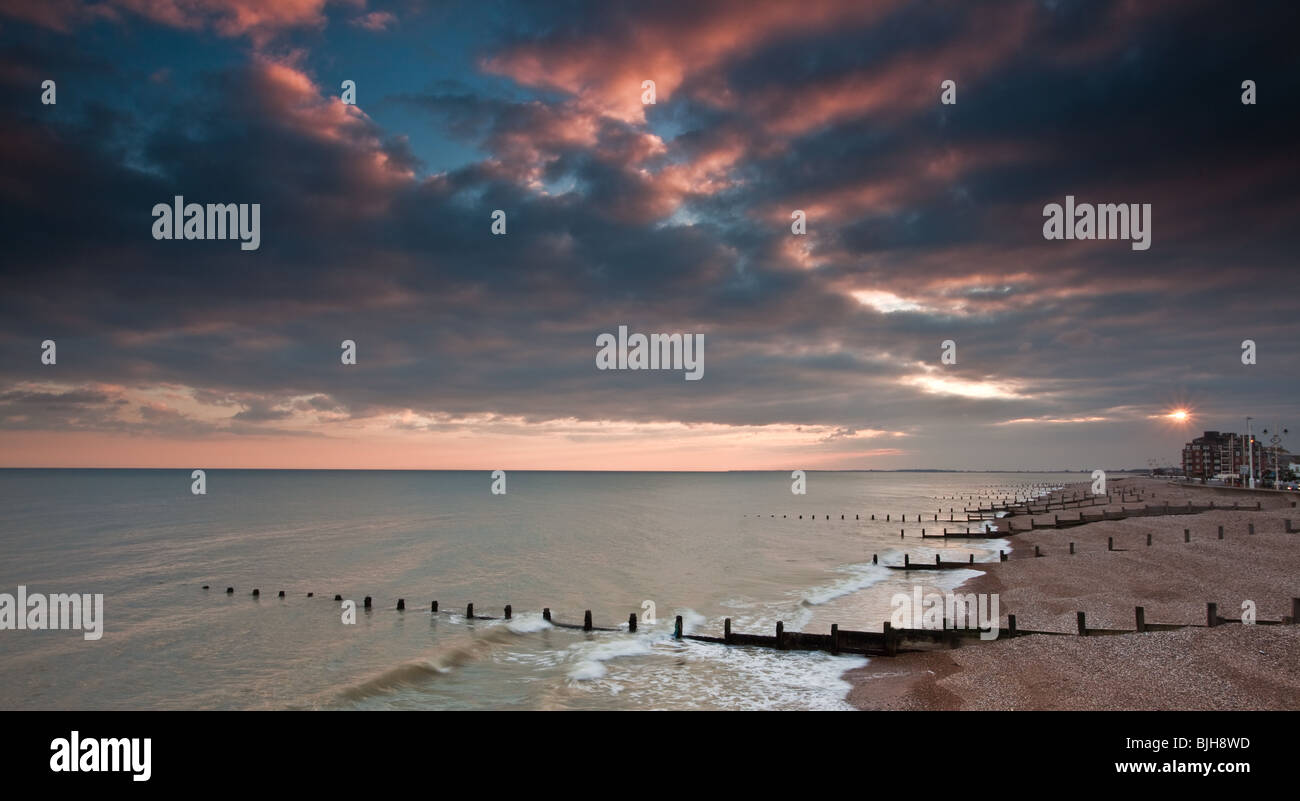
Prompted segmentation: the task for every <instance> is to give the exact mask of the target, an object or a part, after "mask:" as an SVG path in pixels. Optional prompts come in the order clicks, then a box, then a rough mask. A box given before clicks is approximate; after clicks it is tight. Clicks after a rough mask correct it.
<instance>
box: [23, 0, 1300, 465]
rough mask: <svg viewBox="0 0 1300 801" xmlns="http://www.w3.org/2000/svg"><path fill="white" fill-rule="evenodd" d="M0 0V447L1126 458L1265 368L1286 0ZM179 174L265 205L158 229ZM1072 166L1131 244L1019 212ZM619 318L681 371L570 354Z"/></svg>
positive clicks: (1250, 408)
mask: <svg viewBox="0 0 1300 801" xmlns="http://www.w3.org/2000/svg"><path fill="white" fill-rule="evenodd" d="M0 15H3V17H4V22H3V27H2V28H0V104H3V109H4V112H5V113H4V114H3V115H2V116H0V147H3V149H4V151H5V153H6V155H7V158H6V164H5V167H4V169H3V171H0V234H2V235H3V237H4V240H5V242H6V258H5V262H4V266H3V267H2V268H0V279H2V280H3V282H4V287H5V291H4V292H3V293H0V429H3V435H2V436H0V442H3V445H0V464H14V465H22V464H92V463H93V464H113V463H121V464H132V465H161V464H177V465H187V466H188V465H194V464H200V463H201V464H208V465H212V466H220V465H229V464H240V463H245V464H249V465H255V466H256V465H264V466H318V465H319V466H340V467H342V466H363V467H384V466H393V467H471V468H479V467H511V466H516V467H537V468H545V467H557V468H559V467H565V468H591V467H611V468H614V467H645V468H656V469H673V468H691V469H695V468H728V467H739V468H745V467H764V468H768V467H781V468H791V467H805V468H814V467H828V468H839V467H907V466H920V467H970V468H974V467H984V466H988V467H1007V468H1010V467H1072V468H1085V467H1087V468H1090V467H1095V466H1106V467H1119V466H1134V465H1142V464H1145V463H1146V462H1147V460H1148V459H1150V458H1154V457H1157V456H1160V457H1162V458H1168V459H1173V458H1175V457H1176V454H1177V450H1178V447H1179V446H1180V444H1181V442H1182V440H1183V439H1184V438H1188V437H1190V435H1191V434H1192V433H1194V431H1193V429H1194V428H1200V427H1204V428H1219V429H1224V430H1232V429H1233V428H1234V427H1239V426H1240V423H1239V422H1237V421H1238V420H1240V418H1242V417H1244V416H1245V415H1247V414H1251V415H1253V416H1255V417H1258V418H1264V419H1273V418H1275V417H1276V418H1279V419H1282V422H1285V418H1286V417H1287V415H1289V414H1290V412H1291V411H1293V410H1294V408H1295V403H1294V400H1295V398H1296V397H1297V390H1300V381H1297V379H1296V376H1297V374H1298V371H1297V367H1300V352H1298V351H1300V349H1298V348H1297V344H1298V343H1297V336H1296V335H1297V333H1298V332H1300V304H1298V303H1297V301H1296V295H1295V293H1294V291H1292V289H1291V282H1292V280H1293V276H1294V266H1293V265H1294V256H1293V254H1294V252H1295V250H1296V247H1297V245H1298V244H1300V242H1298V241H1297V240H1300V233H1297V229H1296V226H1295V225H1294V220H1295V219H1296V218H1297V212H1300V203H1298V202H1297V201H1298V199H1300V195H1298V194H1297V192H1296V191H1295V189H1294V187H1295V186H1296V185H1297V180H1300V160H1297V158H1296V157H1295V155H1294V130H1295V123H1296V112H1295V109H1296V108H1297V105H1296V100H1297V99H1298V98H1300V78H1297V76H1296V73H1295V70H1294V69H1293V66H1292V64H1291V61H1292V59H1291V56H1290V49H1291V46H1290V44H1289V43H1288V42H1287V36H1288V35H1289V32H1288V28H1287V27H1286V26H1284V25H1280V24H1277V21H1272V22H1267V21H1264V20H1260V19H1254V18H1252V17H1250V16H1249V15H1241V14H1233V13H1231V11H1229V10H1225V9H1222V8H1219V7H1216V6H1214V5H1210V4H1202V3H1130V2H1109V3H1086V4H1085V3H1071V2H1066V0H1060V1H1059V2H1050V3H1047V2H1042V3H1040V2H1019V1H1008V2H1001V3H994V4H970V3H956V2H954V3H938V4H934V3H924V4H910V3H901V2H900V3H862V2H829V0H828V1H826V2H820V1H818V0H813V1H812V2H804V3H798V4H793V5H791V4H753V3H741V2H736V3H730V2H727V3H694V2H681V3H677V2H670V3H665V4H656V5H655V6H654V7H653V8H647V7H644V6H641V5H629V4H621V3H590V4H588V3H578V4H572V5H565V6H563V7H562V10H559V11H557V10H556V9H554V8H549V9H544V8H542V7H541V5H540V4H527V3H524V4H518V5H514V4H507V7H505V8H503V9H501V10H499V11H496V12H493V13H491V14H489V13H487V12H484V11H483V10H482V9H479V8H477V7H475V6H474V5H472V4H464V5H456V6H453V7H449V8H446V9H438V10H431V9H427V8H423V7H422V6H421V5H420V4H406V5H389V4H382V3H370V4H368V5H367V4H364V3H361V2H338V3H327V2H323V1H317V2H307V1H303V2H288V3H277V4H259V3H244V2H235V1H232V2H215V0H211V1H208V0H195V1H194V2H181V1H180V0H177V1H176V2H161V3H155V2H148V3H145V2H135V1H134V0H116V1H115V2H108V3H85V4H83V3H71V2H52V3H48V4H16V3H0ZM504 20H508V22H504ZM377 34H382V35H377ZM1206 36H1213V41H1214V43H1215V46H1214V47H1207V46H1205V41H1206V40H1205V38H1204V37H1206ZM175 53H183V54H191V59H189V60H187V59H186V58H184V57H180V58H177V57H173V56H170V55H166V54H175ZM159 54H162V55H159ZM47 78H49V79H55V80H57V83H58V103H57V105H43V104H42V103H41V102H40V97H41V91H42V90H41V82H42V81H43V80H46V79H47ZM344 78H349V79H354V80H356V82H357V85H358V87H360V89H359V92H358V102H357V104H356V105H350V104H347V103H344V102H343V101H342V99H341V98H340V82H341V80H343V79H344ZM948 79H951V80H954V81H955V82H956V84H957V103H956V104H955V105H944V104H942V103H940V91H941V90H940V83H941V82H942V81H944V80H948ZM1246 79H1251V80H1255V81H1256V82H1257V83H1258V86H1259V102H1258V103H1257V104H1256V105H1243V104H1242V103H1241V101H1240V95H1241V91H1242V90H1241V82H1242V81H1243V80H1246ZM643 80H654V81H655V83H656V89H657V100H656V103H655V104H654V105H643V104H642V81H643ZM177 195H182V196H184V198H185V201H186V202H187V203H188V202H194V203H200V204H205V203H257V204H259V208H260V221H261V232H260V237H261V238H260V247H259V248H258V249H257V250H255V251H241V250H240V248H239V246H238V244H237V243H235V242H232V241H174V240H173V241H166V240H163V241H157V240H154V239H153V238H152V236H151V225H152V219H151V215H150V212H151V209H152V208H153V207H154V205H155V204H158V203H171V202H172V200H173V198H174V197H175V196H177ZM1067 195H1073V196H1075V197H1077V198H1078V199H1079V202H1081V203H1082V202H1089V203H1150V204H1151V206H1152V210H1153V211H1152V229H1151V237H1152V247H1151V248H1150V249H1149V250H1146V251H1134V250H1132V249H1131V248H1130V247H1129V243H1128V242H1125V241H1089V240H1073V241H1048V240H1045V239H1044V238H1043V235H1042V226H1043V216H1042V210H1043V207H1044V205H1045V204H1048V203H1063V202H1064V199H1065V197H1066V196H1067ZM498 210H500V211H503V212H504V213H505V215H506V221H507V233H506V234H505V235H504V236H497V235H494V234H493V233H492V228H491V226H492V222H493V216H494V213H495V212H497V211H498ZM796 210H799V211H802V212H803V213H804V216H805V220H806V234H803V235H796V234H794V233H792V230H791V224H792V221H793V220H792V213H793V212H795V211H796ZM620 325H626V326H628V327H629V329H630V330H632V331H640V332H646V333H651V332H664V333H672V332H682V333H686V332H690V333H700V334H703V335H704V338H705V343H706V345H705V353H704V378H703V380H700V381H685V380H683V376H682V373H681V372H680V371H678V372H674V371H617V370H614V371H602V370H597V369H596V366H595V354H596V337H597V336H598V335H600V334H602V333H607V332H615V331H617V329H618V327H619V326H620ZM1244 339H1253V340H1254V341H1255V342H1256V343H1257V344H1258V351H1259V359H1258V363H1257V364H1255V365H1251V366H1246V365H1243V364H1242V362H1241V359H1240V354H1241V343H1242V341H1243V340H1244ZM45 340H54V341H55V342H56V343H57V363H56V364H53V365H50V364H44V363H42V360H41V356H42V344H41V343H42V342H44V341H45ZM344 340H351V341H353V342H355V343H356V351H357V362H356V364H355V365H345V364H343V363H342V362H341V360H340V353H341V352H342V350H341V345H342V342H343V341H344ZM947 340H952V341H953V342H954V343H955V346H956V350H955V355H956V361H955V363H951V364H948V363H944V362H942V361H941V360H940V356H941V345H942V343H944V342H945V341H947ZM1174 407H1190V408H1191V409H1192V410H1193V415H1192V417H1191V419H1190V420H1189V421H1187V425H1186V426H1184V427H1181V428H1179V427H1175V426H1173V425H1172V424H1171V422H1170V420H1169V418H1168V417H1167V412H1168V410H1169V409H1170V408H1174Z"/></svg>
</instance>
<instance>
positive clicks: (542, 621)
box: [504, 612, 555, 634]
mask: <svg viewBox="0 0 1300 801" xmlns="http://www.w3.org/2000/svg"><path fill="white" fill-rule="evenodd" d="M504 623H505V626H506V628H507V629H509V630H510V631H513V632H514V633H515V634H535V633H537V632H539V631H545V630H547V629H553V628H555V627H554V626H552V625H551V621H549V620H547V619H546V618H544V617H542V616H541V614H540V613H536V612H533V613H529V614H526V615H521V616H519V617H516V618H512V619H510V620H507V621H504Z"/></svg>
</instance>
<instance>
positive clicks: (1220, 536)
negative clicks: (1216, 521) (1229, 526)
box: [1219, 526, 1223, 539]
mask: <svg viewBox="0 0 1300 801" xmlns="http://www.w3.org/2000/svg"><path fill="white" fill-rule="evenodd" d="M1219 539H1223V526H1219Z"/></svg>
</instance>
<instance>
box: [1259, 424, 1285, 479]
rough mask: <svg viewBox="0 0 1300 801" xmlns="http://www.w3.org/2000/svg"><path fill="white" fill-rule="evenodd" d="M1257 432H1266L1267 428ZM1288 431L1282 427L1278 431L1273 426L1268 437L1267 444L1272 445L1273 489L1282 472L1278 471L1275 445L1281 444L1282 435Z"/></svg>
mask: <svg viewBox="0 0 1300 801" xmlns="http://www.w3.org/2000/svg"><path fill="white" fill-rule="evenodd" d="M1259 433H1261V434H1267V433H1268V429H1267V428H1265V429H1263V430H1261V431H1260V432H1259ZM1290 433H1291V432H1290V431H1288V430H1287V429H1285V428H1284V429H1282V430H1281V432H1279V431H1278V430H1277V429H1276V428H1274V429H1273V435H1272V436H1271V437H1269V438H1268V441H1269V444H1270V445H1271V446H1272V447H1273V489H1277V485H1278V482H1279V481H1281V480H1282V474H1281V473H1279V472H1278V465H1277V446H1278V445H1280V444H1282V437H1284V436H1286V435H1287V434H1290Z"/></svg>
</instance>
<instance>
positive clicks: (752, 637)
mask: <svg viewBox="0 0 1300 801" xmlns="http://www.w3.org/2000/svg"><path fill="white" fill-rule="evenodd" d="M1098 497H1100V496H1098ZM1106 498H1107V501H1109V496H1106ZM1081 500H1085V499H1079V498H1071V499H1068V500H1067V499H1064V497H1062V498H1061V499H1060V500H1058V501H1053V502H1052V503H1056V504H1059V503H1074V502H1080V501H1081ZM1104 502H1106V501H1103V503H1104ZM1293 505H1294V504H1293ZM1121 508H1123V507H1122V506H1121ZM1214 509H1222V510H1229V511H1242V510H1246V511H1259V510H1260V504H1259V503H1256V504H1255V506H1254V508H1253V509H1252V508H1251V507H1242V506H1240V505H1239V504H1237V503H1234V504H1233V505H1232V506H1215V505H1214V503H1212V502H1211V503H1210V504H1209V505H1208V506H1205V507H1196V506H1193V505H1192V504H1190V503H1189V504H1188V505H1187V506H1186V507H1178V506H1168V505H1163V506H1147V507H1143V508H1142V509H1140V510H1128V511H1127V513H1126V514H1125V515H1124V516H1126V517H1131V516H1140V515H1158V514H1193V513H1196V512H1205V511H1210V510H1214ZM981 511H989V510H981ZM997 511H1011V505H1007V507H1004V508H1001V509H998V510H997ZM1011 513H1012V514H1017V513H1022V512H1017V511H1011ZM1026 513H1029V514H1035V513H1037V514H1042V513H1043V512H1033V511H1030V512H1026ZM1113 514H1118V513H1113ZM872 517H873V519H874V517H875V516H874V515H873V516H872ZM1081 517H1082V513H1081ZM918 518H919V516H918ZM887 519H888V518H887ZM1102 519H1106V520H1116V519H1123V517H1114V516H1106V517H1097V518H1094V519H1089V520H1086V521H1084V522H1094V520H1096V521H1099V520H1102ZM1283 522H1284V524H1285V532H1286V533H1288V534H1297V533H1300V528H1296V527H1295V526H1294V525H1293V522H1292V520H1291V519H1286V520H1284V521H1283ZM1060 523H1063V524H1073V525H1078V524H1079V523H1080V521H1078V520H1075V521H1060ZM1033 527H1034V528H1064V527H1065V525H1057V524H1038V525H1034V526H1033ZM967 532H968V533H967V534H958V533H953V534H949V533H948V532H947V529H944V534H942V535H939V534H934V535H929V534H926V533H925V530H924V529H922V530H921V535H922V537H941V536H947V537H954V536H968V535H969V536H983V537H985V538H987V537H988V532H986V533H984V534H974V535H971V534H969V529H968V530H967ZM1248 532H1249V534H1254V533H1255V524H1254V523H1250V524H1249V527H1248ZM1000 533H1005V534H1009V533H1013V532H1010V531H1007V532H1000ZM901 534H902V532H900V535H901ZM1218 538H1219V539H1223V526H1219V527H1218ZM1183 540H1184V542H1191V531H1190V529H1186V528H1185V529H1183ZM1151 544H1152V541H1151V535H1150V534H1149V533H1148V534H1147V545H1151ZM1114 545H1115V543H1114V537H1110V538H1108V540H1107V550H1108V551H1115V550H1119V549H1116V548H1115V547H1114ZM1070 553H1071V554H1073V553H1075V544H1074V543H1070ZM1042 555H1043V554H1042V552H1041V550H1040V548H1039V547H1038V546H1035V547H1034V556H1036V557H1038V556H1042ZM999 561H1000V562H1005V561H1007V555H1006V552H1005V551H999ZM872 563H873V564H879V557H878V555H873V556H872ZM974 564H975V557H974V554H971V555H969V558H968V561H964V562H961V561H958V562H951V561H950V562H944V561H942V560H941V559H940V557H939V556H938V555H937V554H936V556H935V562H934V564H929V563H925V562H912V561H911V558H910V556H908V555H904V556H903V564H901V565H886V567H888V568H890V569H894V570H944V569H958V568H969V567H971V566H972V565H974ZM981 564H987V563H981ZM203 589H204V590H207V589H210V587H209V585H207V584H204V585H203ZM234 592H235V589H234V587H227V588H226V595H228V596H229V595H233V594H234ZM251 595H252V597H254V598H260V596H261V591H260V590H259V589H254V590H253V591H252V593H251ZM314 596H315V593H312V592H309V593H307V597H308V598H311V597H314ZM278 597H279V598H285V597H286V595H285V591H284V590H280V591H279V594H278ZM334 600H335V601H336V602H342V601H343V596H342V595H338V594H336V595H335V596H334ZM362 608H363V609H365V610H373V609H374V601H373V599H372V598H371V596H369V595H367V596H365V598H364V600H363V601H362ZM395 610H396V611H398V612H405V611H406V600H405V599H404V598H398V599H397V603H396V606H395ZM972 611H973V610H972ZM429 612H430V614H433V615H438V614H444V615H451V614H453V613H451V612H450V611H448V610H443V609H440V608H439V605H438V602H437V601H432V602H431V603H430V606H429ZM947 613H948V610H947V609H946V608H945V610H944V618H943V620H942V627H941V628H895V627H893V626H892V624H891V623H890V622H889V621H885V622H884V624H883V626H882V630H881V631H855V630H850V629H841V628H840V627H839V625H838V624H832V625H831V630H830V633H829V634H813V633H810V632H802V631H785V624H784V622H783V621H777V623H776V631H775V633H774V635H772V636H768V635H763V634H744V633H739V632H733V631H732V630H731V618H726V619H725V620H724V621H723V631H722V636H721V637H711V636H706V635H700V634H686V633H685V632H684V631H683V622H682V616H681V615H677V616H676V618H675V621H674V625H673V638H674V639H677V640H689V641H694V642H703V643H717V644H722V645H740V646H751V647H759V648H774V649H777V650H787V651H829V652H830V653H833V654H860V655H866V656H893V655H895V654H898V653H900V652H905V651H908V650H916V649H915V648H914V647H909V646H915V645H918V644H922V643H926V644H932V645H933V644H940V645H945V644H946V645H947V646H948V647H957V646H959V645H960V644H961V641H962V640H965V639H972V638H981V639H982V636H981V635H982V634H983V632H982V631H981V630H980V629H978V628H975V627H973V626H966V627H959V624H960V622H961V619H960V615H958V619H956V620H949V619H948V618H947ZM464 618H465V619H467V620H511V619H512V618H513V608H512V607H511V605H510V604H506V605H505V607H504V609H503V614H502V616H501V617H495V616H492V615H481V614H477V613H476V612H475V610H474V604H472V603H470V604H467V605H466V607H465V614H464ZM542 619H543V620H545V621H547V622H548V623H550V624H551V625H552V626H555V627H556V628H562V629H573V630H580V631H585V632H630V633H635V632H636V631H637V622H638V618H637V614H636V613H635V612H633V613H631V614H629V615H628V619H627V624H626V625H625V626H616V627H608V626H596V625H594V623H593V619H592V613H591V610H589V609H588V610H586V611H585V612H584V613H583V622H582V623H581V624H578V623H569V622H566V621H562V620H556V619H555V618H554V616H553V615H552V613H551V609H550V608H549V607H546V608H543V609H542ZM968 620H969V618H968ZM1134 621H1135V628H1133V629H1102V628H1090V627H1088V626H1087V620H1086V616H1085V613H1084V612H1082V611H1080V612H1078V613H1077V629H1076V631H1039V630H1031V629H1022V628H1019V627H1018V625H1017V620H1016V616H1015V615H1007V626H1006V628H1005V629H1002V630H1001V631H999V632H998V637H999V638H1002V637H1023V636H1029V635H1033V634H1043V635H1052V636H1070V635H1077V636H1100V635H1116V634H1133V633H1145V632H1151V631H1173V630H1176V629H1183V628H1198V627H1199V628H1204V627H1210V628H1213V627H1215V626H1218V625H1220V624H1223V623H1241V622H1242V621H1241V620H1240V619H1233V618H1225V617H1221V616H1220V615H1219V614H1218V604H1217V603H1213V602H1210V603H1207V604H1206V622H1205V623H1204V624H1200V623H1191V624H1189V623H1149V622H1147V621H1146V614H1145V609H1144V608H1143V607H1141V606H1138V607H1135V608H1134ZM1254 623H1255V625H1274V626H1275V625H1291V624H1297V623H1300V598H1292V599H1291V614H1290V615H1288V616H1284V617H1283V618H1282V619H1281V620H1259V619H1257V620H1255V621H1254Z"/></svg>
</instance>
